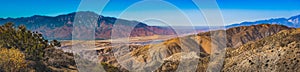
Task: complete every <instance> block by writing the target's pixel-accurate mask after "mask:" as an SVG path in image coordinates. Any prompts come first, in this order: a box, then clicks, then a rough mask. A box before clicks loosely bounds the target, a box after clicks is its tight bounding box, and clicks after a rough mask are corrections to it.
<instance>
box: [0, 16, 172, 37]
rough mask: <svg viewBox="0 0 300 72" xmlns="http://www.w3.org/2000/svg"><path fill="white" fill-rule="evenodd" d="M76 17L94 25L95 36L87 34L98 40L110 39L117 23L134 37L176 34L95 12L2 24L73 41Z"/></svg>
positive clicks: (18, 20) (12, 19)
mask: <svg viewBox="0 0 300 72" xmlns="http://www.w3.org/2000/svg"><path fill="white" fill-rule="evenodd" d="M75 15H78V18H76V19H77V20H76V21H77V23H82V25H93V26H92V27H95V28H96V29H95V34H94V33H92V32H90V33H87V34H89V35H95V38H96V39H110V36H111V33H112V27H113V26H114V25H115V23H116V21H119V22H118V25H121V26H122V27H119V28H118V29H117V30H120V31H122V30H126V29H128V28H131V27H134V29H133V30H132V31H131V35H130V36H133V37H136V36H152V35H173V34H175V32H174V31H173V30H172V29H171V28H169V27H157V26H148V25H146V24H144V23H141V22H137V21H129V20H124V19H117V18H113V17H104V16H101V15H98V14H96V13H93V12H74V13H70V14H66V15H59V16H55V17H50V16H40V15H35V16H32V17H21V18H6V19H0V24H4V23H7V22H13V23H15V24H16V25H17V26H19V25H21V24H22V25H25V26H26V27H27V28H28V29H29V30H31V31H38V32H40V33H42V34H43V35H44V36H45V38H46V39H72V31H73V25H74V20H75ZM81 29H83V30H82V31H87V29H84V28H81ZM87 32H88V31H87ZM79 35H80V34H79ZM120 35H122V34H120Z"/></svg>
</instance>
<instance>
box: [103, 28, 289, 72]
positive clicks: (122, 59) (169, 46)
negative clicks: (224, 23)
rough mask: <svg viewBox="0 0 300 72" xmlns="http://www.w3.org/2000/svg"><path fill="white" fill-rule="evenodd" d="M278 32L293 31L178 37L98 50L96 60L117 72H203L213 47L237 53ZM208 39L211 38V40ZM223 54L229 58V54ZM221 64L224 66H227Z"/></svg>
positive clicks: (220, 32)
mask: <svg viewBox="0 0 300 72" xmlns="http://www.w3.org/2000/svg"><path fill="white" fill-rule="evenodd" d="M282 30H286V31H289V30H294V28H289V27H286V26H282V25H270V24H261V25H253V26H241V27H234V28H230V29H227V30H225V31H224V30H217V31H210V32H205V33H199V34H197V35H190V36H185V37H178V38H174V39H170V40H167V41H165V42H162V43H158V44H150V45H144V46H139V45H137V46H120V47H112V48H106V49H103V50H99V53H100V54H99V55H100V56H99V58H100V59H101V62H105V63H108V64H111V65H112V66H115V67H118V68H119V69H121V71H122V70H134V71H140V70H155V69H157V68H158V69H157V70H156V71H157V72H165V71H200V72H204V71H206V69H207V68H209V67H208V64H209V62H210V59H211V56H212V55H220V54H218V53H215V54H212V53H211V51H212V49H214V47H216V46H219V45H225V46H226V48H228V49H239V47H240V46H242V45H244V44H248V43H253V42H255V41H258V40H261V39H264V38H266V37H269V36H273V35H274V34H276V33H278V32H280V31H282ZM225 32H226V35H225ZM212 36H213V38H211V37H212ZM224 36H226V38H225V39H226V40H225V41H227V42H225V43H218V37H224ZM271 41H272V40H271ZM245 50H248V49H245ZM237 52H243V51H237ZM227 54H228V55H230V54H229V53H227ZM182 55H183V56H182ZM237 55H238V54H237ZM226 57H228V56H226ZM227 59H228V58H226V60H227ZM233 59H239V58H233ZM117 61H118V62H117ZM233 62H236V61H233ZM224 63H226V64H227V62H224ZM179 64H181V66H180V68H179V67H178V66H179ZM214 64H220V63H213V65H212V66H214ZM121 65H128V66H126V67H127V68H124V66H123V67H122V66H121ZM157 65H161V66H159V67H157V68H152V67H153V66H157ZM182 65H183V66H182ZM190 65H195V67H196V66H197V68H188V66H190ZM216 66H217V68H223V65H216ZM141 67H142V68H141ZM224 68H226V67H224ZM177 69H178V70H177ZM220 70H222V69H220ZM224 70H225V69H224Z"/></svg>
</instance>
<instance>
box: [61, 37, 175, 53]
mask: <svg viewBox="0 0 300 72" xmlns="http://www.w3.org/2000/svg"><path fill="white" fill-rule="evenodd" d="M175 37H177V36H175V35H154V36H143V37H130V38H118V39H109V40H62V41H61V45H62V46H61V47H60V48H62V49H69V48H71V47H72V46H73V45H78V44H80V45H88V46H95V47H93V48H92V49H90V50H97V49H103V48H106V47H111V43H112V42H113V43H114V44H124V43H126V44H130V45H141V44H144V43H151V42H152V41H164V40H168V39H171V38H175ZM153 43H154V42H153ZM89 48H91V47H89Z"/></svg>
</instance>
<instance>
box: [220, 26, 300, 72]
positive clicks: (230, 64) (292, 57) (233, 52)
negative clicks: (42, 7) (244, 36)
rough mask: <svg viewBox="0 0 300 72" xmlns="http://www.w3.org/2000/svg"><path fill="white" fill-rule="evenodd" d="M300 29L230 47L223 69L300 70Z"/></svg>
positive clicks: (277, 71) (297, 71)
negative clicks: (233, 47)
mask: <svg viewBox="0 0 300 72" xmlns="http://www.w3.org/2000/svg"><path fill="white" fill-rule="evenodd" d="M299 40H300V29H292V30H283V31H281V32H279V33H277V34H275V35H272V36H270V37H266V38H263V39H261V40H258V41H255V42H251V43H247V44H245V45H243V46H241V47H238V48H235V49H228V50H227V53H226V59H225V65H224V69H223V71H249V72H250V71H262V72H265V71H266V72H270V71H275V72H292V71H294V72H299V71H300V69H299V67H300V65H299V64H300V62H299V61H300V49H299V48H300V42H299Z"/></svg>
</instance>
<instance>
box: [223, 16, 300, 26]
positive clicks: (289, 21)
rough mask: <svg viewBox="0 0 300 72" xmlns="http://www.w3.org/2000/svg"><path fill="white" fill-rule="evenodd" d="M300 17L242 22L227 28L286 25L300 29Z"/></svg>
mask: <svg viewBox="0 0 300 72" xmlns="http://www.w3.org/2000/svg"><path fill="white" fill-rule="evenodd" d="M299 21H300V15H297V16H293V17H290V18H273V19H268V20H259V21H255V22H242V23H239V24H231V25H228V26H226V28H232V27H238V26H250V25H257V24H280V25H285V26H288V27H295V28H299V27H300V22H299Z"/></svg>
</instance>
